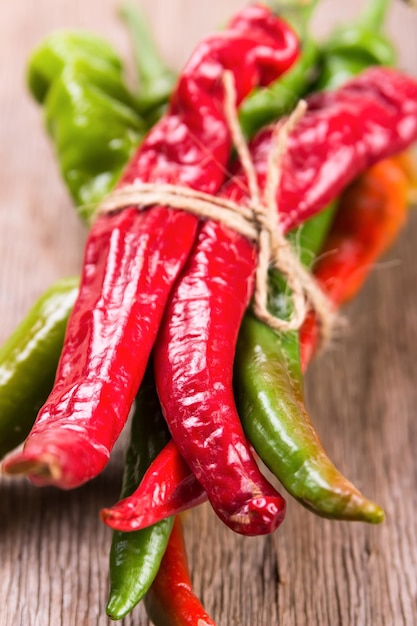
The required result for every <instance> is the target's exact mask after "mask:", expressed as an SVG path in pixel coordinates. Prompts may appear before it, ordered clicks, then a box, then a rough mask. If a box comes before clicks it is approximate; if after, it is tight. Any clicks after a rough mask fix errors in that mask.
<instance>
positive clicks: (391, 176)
mask: <svg viewBox="0 0 417 626" xmlns="http://www.w3.org/2000/svg"><path fill="white" fill-rule="evenodd" d="M408 188H409V180H408V178H407V173H406V172H404V169H403V166H402V161H401V160H396V159H384V160H383V161H381V162H380V163H377V164H376V165H374V166H373V167H372V168H370V169H369V170H368V171H367V172H365V173H364V174H362V176H360V177H359V178H358V179H357V180H356V181H355V182H354V183H352V185H351V186H350V187H348V189H347V190H346V191H345V192H344V193H343V195H342V197H341V200H340V204H339V207H338V211H337V214H336V218H335V221H334V224H333V226H332V229H331V231H330V233H329V236H328V238H327V239H326V245H325V246H324V248H323V249H322V251H321V254H320V256H319V259H318V261H317V263H316V265H315V267H314V276H315V278H316V280H317V281H318V282H319V284H320V285H321V287H322V288H323V290H324V291H325V292H326V293H327V295H328V296H329V298H330V300H331V301H332V302H333V304H334V305H335V307H338V306H340V305H342V304H344V303H346V302H347V301H348V300H350V299H351V298H353V296H355V295H356V294H357V293H358V291H359V290H360V288H361V287H362V285H363V283H364V281H365V279H366V277H367V276H368V274H369V272H370V271H371V270H372V267H373V264H374V263H375V260H376V259H377V258H378V257H380V256H381V255H382V254H383V252H385V250H386V249H387V248H388V247H389V246H390V245H391V243H392V242H393V241H394V239H395V237H396V236H397V235H398V232H399V230H400V229H401V228H402V226H403V225H404V223H405V219H406V215H407V193H408ZM318 340H319V328H318V325H317V320H316V318H315V315H314V313H312V312H311V313H310V314H309V315H308V317H307V318H306V320H305V322H304V324H303V326H302V328H301V329H300V347H301V363H302V367H303V370H305V369H306V368H307V366H308V363H309V362H310V360H311V358H312V357H313V355H314V353H315V351H316V349H317V345H318Z"/></svg>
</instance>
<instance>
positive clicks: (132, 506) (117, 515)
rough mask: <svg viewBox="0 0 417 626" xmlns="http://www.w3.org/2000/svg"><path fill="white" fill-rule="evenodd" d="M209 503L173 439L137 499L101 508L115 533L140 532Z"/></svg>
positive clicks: (140, 485) (150, 473) (147, 478)
mask: <svg viewBox="0 0 417 626" xmlns="http://www.w3.org/2000/svg"><path fill="white" fill-rule="evenodd" d="M206 500H207V494H206V492H205V491H204V488H203V487H202V486H201V485H200V483H199V482H198V481H197V480H196V478H195V476H194V474H193V473H192V472H191V471H190V468H189V467H188V465H187V464H186V462H185V461H184V459H183V457H182V456H181V455H180V453H179V451H178V448H177V446H176V445H175V443H174V442H173V441H172V440H171V441H170V442H169V443H167V444H166V446H165V447H164V448H163V450H162V451H161V452H160V453H159V454H158V456H157V457H156V459H155V461H154V462H152V463H151V465H150V467H149V469H148V470H147V472H146V473H145V475H144V476H143V478H142V480H141V482H140V484H139V487H138V488H137V490H136V491H135V499H134V500H131V499H130V498H129V497H127V498H124V499H123V500H121V501H120V502H118V503H117V505H116V506H114V507H112V508H110V509H102V511H101V517H102V519H103V521H104V522H106V524H108V525H109V526H111V527H112V528H113V529H115V530H123V531H131V530H140V529H142V528H147V527H148V526H152V524H154V523H155V519H158V520H161V519H164V518H165V517H171V516H172V515H177V514H178V513H182V512H183V511H185V510H186V509H190V508H192V507H194V506H197V505H199V504H202V503H203V502H205V501H206ZM137 502H140V510H138V509H137V507H136V503H137ZM119 523H120V526H119Z"/></svg>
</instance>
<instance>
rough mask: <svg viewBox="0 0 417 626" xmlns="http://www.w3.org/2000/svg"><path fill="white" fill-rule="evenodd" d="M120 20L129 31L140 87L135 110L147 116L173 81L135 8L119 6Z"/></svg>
mask: <svg viewBox="0 0 417 626" xmlns="http://www.w3.org/2000/svg"><path fill="white" fill-rule="evenodd" d="M120 17H121V18H122V20H123V21H124V23H125V24H126V26H127V27H128V29H129V32H130V37H131V41H132V47H133V56H134V59H135V63H136V70H137V73H138V77H139V83H140V84H139V88H140V92H139V102H138V104H139V108H140V110H141V111H142V112H147V111H148V110H149V109H152V108H154V107H155V106H158V105H160V104H163V103H165V102H166V101H167V99H168V97H169V95H170V94H171V92H172V90H173V88H174V84H175V82H176V78H177V77H176V74H175V73H174V72H173V71H171V70H170V69H169V68H168V67H167V65H166V64H165V62H164V61H163V60H162V58H161V55H160V54H159V51H158V49H157V47H156V45H155V41H154V39H153V37H152V34H151V29H150V28H149V26H148V24H147V20H146V18H145V16H144V15H143V13H142V11H139V8H138V6H137V5H133V4H126V5H124V6H122V7H121V9H120Z"/></svg>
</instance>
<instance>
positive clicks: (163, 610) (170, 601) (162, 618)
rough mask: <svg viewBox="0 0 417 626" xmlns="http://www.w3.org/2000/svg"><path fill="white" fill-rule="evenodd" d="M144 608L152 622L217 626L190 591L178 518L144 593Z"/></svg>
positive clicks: (167, 624) (169, 625)
mask: <svg viewBox="0 0 417 626" xmlns="http://www.w3.org/2000/svg"><path fill="white" fill-rule="evenodd" d="M145 607H146V611H147V613H148V615H149V617H150V619H151V620H152V621H153V622H155V624H164V626H216V625H215V623H214V621H213V620H212V619H211V617H210V616H209V615H208V614H207V613H206V611H205V610H204V607H203V605H202V604H201V602H200V600H199V599H198V598H197V596H196V595H195V594H194V592H193V589H192V585H191V579H190V573H189V570H188V564H187V554H186V550H185V544H184V538H183V532H182V523H181V520H180V518H179V517H177V518H176V519H175V522H174V527H173V529H172V532H171V536H170V539H169V542H168V547H167V549H166V552H165V555H164V557H163V559H162V562H161V566H160V568H159V572H158V574H157V575H156V578H155V580H154V582H153V583H152V586H151V588H150V589H149V591H148V593H147V594H146V596H145Z"/></svg>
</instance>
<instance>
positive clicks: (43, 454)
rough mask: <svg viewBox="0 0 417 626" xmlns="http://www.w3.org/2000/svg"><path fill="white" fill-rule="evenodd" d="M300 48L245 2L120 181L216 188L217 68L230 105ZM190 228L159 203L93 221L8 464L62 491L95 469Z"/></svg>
mask: <svg viewBox="0 0 417 626" xmlns="http://www.w3.org/2000/svg"><path fill="white" fill-rule="evenodd" d="M297 53H298V44H297V39H296V37H295V35H294V34H293V32H292V31H291V30H290V29H289V28H288V27H287V26H286V25H285V24H283V23H282V22H281V21H280V20H278V19H277V18H275V17H274V16H273V15H272V14H271V12H270V11H269V10H267V9H266V8H262V7H260V6H252V7H249V8H246V9H244V10H243V11H242V12H241V13H240V14H238V15H237V16H236V17H235V18H234V19H233V20H231V22H230V24H229V27H228V28H227V29H226V30H225V31H223V32H222V33H221V35H215V36H212V37H211V38H208V39H206V40H205V41H203V42H202V43H201V44H200V45H199V46H198V48H197V51H196V53H195V54H194V55H193V57H192V58H191V60H190V62H189V63H188V65H187V66H186V68H185V70H184V72H183V73H182V75H181V77H180V80H179V83H178V85H177V89H176V91H175V93H174V94H173V97H172V100H171V104H170V109H169V112H168V113H167V115H166V116H165V117H164V118H163V120H161V122H160V123H159V124H157V125H156V126H155V127H154V128H153V129H152V131H150V133H149V134H148V136H147V138H146V139H145V140H144V142H143V144H142V145H141V147H140V148H139V150H138V151H137V153H136V154H135V155H134V157H133V159H132V160H131V162H130V165H129V166H128V168H127V170H126V172H125V174H124V176H123V177H122V182H121V184H122V185H123V184H126V183H131V182H133V181H152V182H176V183H180V184H183V185H188V186H190V187H194V188H196V189H199V190H202V191H206V192H209V193H216V191H217V189H218V188H219V187H220V185H221V183H222V182H223V178H224V170H223V167H224V165H226V163H227V160H228V157H229V150H230V137H229V131H228V129H227V125H226V122H225V117H224V113H223V110H222V102H223V96H224V93H223V92H224V89H223V84H222V81H221V80H220V79H221V76H222V73H223V72H224V70H225V69H228V68H229V69H231V70H232V71H233V73H234V75H235V85H236V92H237V104H239V102H240V101H241V100H242V99H243V98H244V96H245V95H246V94H247V93H248V92H249V91H251V90H252V89H253V88H254V86H256V84H257V83H258V82H259V83H261V84H262V83H263V84H268V83H269V82H271V81H272V80H274V79H275V78H276V77H277V76H278V75H280V74H281V73H282V72H284V71H285V70H286V69H287V68H288V67H289V66H290V65H291V63H292V62H293V61H294V60H295V58H296V56H297ZM208 122H210V123H208ZM179 138H180V140H179ZM202 160H203V161H204V167H202V166H201V162H202ZM197 225H198V220H197V219H196V218H195V217H193V216H192V215H190V214H187V213H183V212H181V211H172V210H170V209H168V208H166V207H153V208H152V209H150V210H147V211H142V212H140V211H138V210H137V209H136V208H133V207H132V208H128V209H126V210H124V211H122V212H121V213H117V214H112V215H106V216H101V217H99V218H98V219H97V220H96V221H95V223H94V224H93V227H92V229H91V231H90V234H89V237H88V240H87V244H86V250H85V256H84V267H83V273H82V277H81V286H80V293H79V297H78V299H77V302H76V304H75V306H74V309H73V313H72V315H71V317H70V320H69V323H68V330H67V334H66V339H65V344H64V348H63V353H62V356H61V360H60V363H59V367H58V372H57V378H56V384H55V387H54V389H53V391H52V393H51V395H50V397H49V399H48V401H47V403H46V404H45V405H44V407H43V408H42V409H41V411H40V413H39V415H38V417H37V421H36V423H35V425H34V427H33V429H32V431H31V433H30V435H29V437H28V439H27V441H26V444H25V448H24V451H23V452H22V453H21V454H16V455H15V456H14V457H11V458H10V459H9V460H8V461H7V462H6V464H5V466H4V467H5V470H6V471H8V472H9V473H26V474H28V475H29V476H30V478H31V480H32V481H33V482H34V483H35V484H38V485H44V484H53V485H56V486H59V487H61V488H64V489H69V488H73V487H77V486H79V485H81V484H82V483H84V482H86V481H87V480H89V479H91V478H93V477H94V476H96V475H97V474H98V473H99V472H101V471H102V469H103V468H104V467H105V465H106V464H107V462H108V458H109V454H110V450H111V449H112V447H113V445H114V443H115V441H116V439H117V437H118V436H119V434H120V431H121V429H122V427H123V425H124V423H125V421H126V418H127V415H128V412H129V410H130V407H131V405H132V402H133V399H134V396H135V394H136V392H137V389H138V387H139V385H140V382H141V379H142V377H143V374H144V370H145V367H146V363H147V360H148V357H149V354H150V351H151V349H152V346H153V342H154V340H155V337H156V333H157V330H158V328H159V325H160V321H161V318H162V314H163V311H164V307H165V303H166V300H167V297H168V294H169V291H170V289H171V286H172V284H173V282H174V281H175V279H176V276H177V275H178V273H179V271H180V270H181V268H182V266H183V265H184V263H185V261H186V258H187V256H188V254H189V251H190V250H191V248H192V245H193V241H194V238H195V234H196V228H197ZM162 235H163V236H162Z"/></svg>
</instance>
